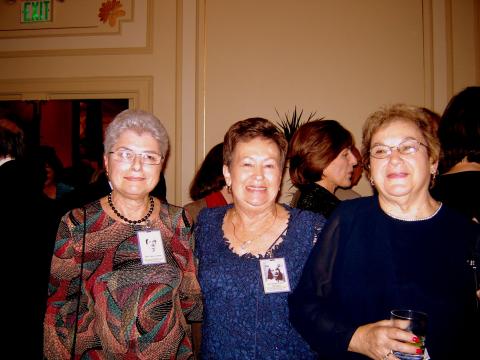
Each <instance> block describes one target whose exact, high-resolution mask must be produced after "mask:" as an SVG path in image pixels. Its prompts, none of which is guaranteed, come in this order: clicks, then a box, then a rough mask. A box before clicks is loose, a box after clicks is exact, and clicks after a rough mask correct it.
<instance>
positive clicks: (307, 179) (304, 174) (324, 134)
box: [288, 120, 357, 218]
mask: <svg viewBox="0 0 480 360" xmlns="http://www.w3.org/2000/svg"><path fill="white" fill-rule="evenodd" d="M353 143H354V142H353V137H352V134H351V133H350V132H349V131H348V130H347V129H345V128H344V127H343V126H342V125H340V123H338V122H337V121H335V120H314V121H311V122H307V123H305V124H303V125H302V126H300V127H299V128H298V130H297V131H296V132H295V134H294V135H293V137H292V140H291V141H290V145H289V152H288V158H289V159H290V169H289V170H290V179H291V181H292V184H293V185H295V186H296V187H297V188H298V189H299V190H300V195H299V197H294V198H298V200H297V201H296V204H294V205H295V207H298V208H300V209H305V210H311V211H315V212H318V213H321V214H322V215H323V216H325V217H326V218H328V217H329V216H330V214H331V213H332V212H333V210H334V209H335V208H336V207H337V205H338V204H339V203H340V200H339V199H338V198H337V197H336V196H335V195H334V193H335V190H336V188H337V187H339V186H340V187H349V186H350V185H351V181H352V173H353V167H354V166H355V165H356V164H357V158H356V157H355V155H354V154H353V153H352V151H351V149H352V146H353Z"/></svg>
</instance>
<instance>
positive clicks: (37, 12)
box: [20, 0, 52, 23]
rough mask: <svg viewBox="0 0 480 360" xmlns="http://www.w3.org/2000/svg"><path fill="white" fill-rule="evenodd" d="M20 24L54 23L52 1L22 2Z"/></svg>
mask: <svg viewBox="0 0 480 360" xmlns="http://www.w3.org/2000/svg"><path fill="white" fill-rule="evenodd" d="M21 10H22V12H21V14H20V22H22V23H34V22H45V21H52V1H50V0H42V1H24V2H22V7H21Z"/></svg>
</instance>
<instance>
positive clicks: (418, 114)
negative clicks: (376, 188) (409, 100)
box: [362, 104, 440, 178]
mask: <svg viewBox="0 0 480 360" xmlns="http://www.w3.org/2000/svg"><path fill="white" fill-rule="evenodd" d="M396 120H401V121H407V122H411V123H413V124H415V125H416V126H417V127H418V129H419V130H420V132H421V133H422V136H423V137H424V138H425V142H426V144H425V145H427V152H428V156H429V157H430V159H431V161H432V162H436V161H438V158H439V155H440V142H439V140H438V137H437V134H436V131H435V128H434V125H433V124H432V121H431V119H430V118H429V116H428V115H427V114H426V113H425V111H423V110H422V109H421V108H419V107H417V106H411V105H405V104H394V105H390V106H386V107H384V108H381V109H380V110H378V111H375V112H374V113H373V114H371V115H370V116H369V117H368V118H367V120H366V121H365V124H364V125H363V135H362V157H363V164H364V169H365V171H366V173H367V177H369V178H370V147H371V143H372V138H373V136H374V135H375V133H376V132H377V131H378V130H379V129H380V128H382V127H384V126H386V125H389V124H391V123H392V122H394V121H396Z"/></svg>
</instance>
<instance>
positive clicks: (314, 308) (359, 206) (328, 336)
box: [289, 105, 479, 360]
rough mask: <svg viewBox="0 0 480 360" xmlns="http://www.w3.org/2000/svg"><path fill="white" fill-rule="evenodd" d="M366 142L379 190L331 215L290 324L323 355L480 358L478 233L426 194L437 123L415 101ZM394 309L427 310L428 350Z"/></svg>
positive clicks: (381, 114)
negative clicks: (473, 260)
mask: <svg viewBox="0 0 480 360" xmlns="http://www.w3.org/2000/svg"><path fill="white" fill-rule="evenodd" d="M362 145H363V149H362V155H363V159H364V163H365V171H366V173H367V175H368V177H369V179H370V181H371V183H372V185H373V186H374V187H375V188H376V190H377V192H378V194H377V195H374V196H371V197H364V198H359V199H354V200H349V201H345V202H342V203H341V204H340V205H339V206H338V207H337V209H336V210H335V212H334V213H333V214H332V216H331V217H330V218H329V222H328V223H327V225H326V227H325V229H324V230H323V231H322V234H321V236H320V238H319V240H318V241H317V243H316V245H315V247H314V249H313V251H312V253H311V255H310V257H309V260H308V261H307V263H306V265H305V267H304V270H303V274H302V277H301V279H300V282H299V284H298V286H297V288H296V289H295V291H294V292H293V293H292V295H291V296H290V298H289V308H290V320H291V321H292V323H293V325H294V327H295V328H296V329H297V330H298V331H299V332H300V333H301V334H302V336H303V337H304V338H305V339H306V340H307V342H308V343H309V344H310V346H311V347H312V348H313V349H314V350H315V351H317V353H318V354H319V355H320V358H321V359H336V360H337V359H338V360H341V359H366V358H372V359H390V360H394V359H397V358H399V357H400V355H398V357H396V356H395V355H394V354H395V353H396V352H403V353H407V354H409V355H410V356H411V357H410V358H412V359H428V358H431V359H435V360H438V359H467V358H468V359H474V358H479V357H478V346H476V345H474V344H475V341H476V342H478V339H479V337H478V334H479V333H478V323H476V320H475V316H474V314H475V311H476V299H475V283H474V279H473V272H472V269H471V268H470V267H469V265H468V264H467V259H468V256H469V246H470V244H471V243H472V242H473V240H474V239H475V238H476V237H477V236H479V230H478V228H477V227H476V225H474V224H472V223H471V222H469V220H468V219H467V218H464V217H462V216H461V215H460V214H457V213H456V212H455V211H453V210H451V209H449V208H448V207H447V206H445V205H442V203H440V202H438V201H436V200H434V199H433V198H432V197H431V196H430V193H429V187H430V184H431V182H432V179H433V177H434V176H435V173H436V171H437V165H438V158H439V149H440V144H439V141H438V139H437V137H436V133H435V131H434V129H432V125H431V122H429V120H428V118H427V117H426V116H425V114H424V113H423V112H421V111H420V110H419V108H416V107H411V106H406V105H393V106H390V107H387V108H383V109H381V110H379V111H377V112H375V113H373V114H372V115H370V117H369V118H368V119H367V121H366V123H365V125H364V127H363V144H362ZM393 309H411V310H417V311H421V312H424V313H427V315H428V328H427V332H426V343H425V346H426V347H425V351H423V350H422V347H421V346H420V345H422V341H423V338H422V336H421V335H422V334H415V332H410V331H407V325H408V322H405V323H397V322H394V321H393V320H390V311H391V310H393ZM415 356H416V357H415ZM403 358H404V357H402V359H403Z"/></svg>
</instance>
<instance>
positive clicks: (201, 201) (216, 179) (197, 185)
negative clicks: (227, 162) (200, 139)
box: [184, 142, 232, 221]
mask: <svg viewBox="0 0 480 360" xmlns="http://www.w3.org/2000/svg"><path fill="white" fill-rule="evenodd" d="M222 167H223V142H222V143H219V144H217V145H215V146H214V147H213V148H211V149H210V151H209V152H208V154H207V156H205V159H204V160H203V162H202V165H200V168H199V169H198V171H197V173H196V174H195V177H194V178H193V181H192V184H191V185H190V197H191V198H192V200H194V201H192V202H190V203H188V204H186V205H185V206H184V207H185V210H187V211H188V212H189V213H190V215H192V218H193V220H194V221H196V220H197V216H198V213H199V212H200V210H202V209H203V208H205V207H209V208H211V207H217V206H224V205H227V204H229V203H231V202H232V195H231V194H230V193H229V192H228V189H227V186H226V185H225V178H224V176H223V171H222Z"/></svg>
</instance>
